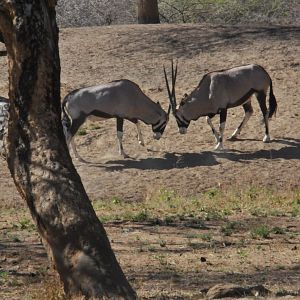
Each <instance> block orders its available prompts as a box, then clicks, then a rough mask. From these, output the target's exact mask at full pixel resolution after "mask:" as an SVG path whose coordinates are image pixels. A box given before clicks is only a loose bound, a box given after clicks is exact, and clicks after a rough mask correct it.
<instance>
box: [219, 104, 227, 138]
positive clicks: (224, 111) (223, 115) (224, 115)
mask: <svg viewBox="0 0 300 300" xmlns="http://www.w3.org/2000/svg"><path fill="white" fill-rule="evenodd" d="M226 118H227V109H226V108H225V109H221V111H220V144H222V143H223V134H224V129H225V123H226Z"/></svg>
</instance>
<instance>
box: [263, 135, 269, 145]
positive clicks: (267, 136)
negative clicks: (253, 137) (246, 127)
mask: <svg viewBox="0 0 300 300" xmlns="http://www.w3.org/2000/svg"><path fill="white" fill-rule="evenodd" d="M270 141H271V139H270V136H269V135H265V137H264V139H263V142H264V143H270Z"/></svg>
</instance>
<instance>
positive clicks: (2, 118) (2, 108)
mask: <svg viewBox="0 0 300 300" xmlns="http://www.w3.org/2000/svg"><path fill="white" fill-rule="evenodd" d="M8 109H9V101H8V99H6V98H3V97H1V96H0V151H2V149H3V147H4V144H3V143H4V141H3V138H4V132H5V127H6V122H7V117H8Z"/></svg>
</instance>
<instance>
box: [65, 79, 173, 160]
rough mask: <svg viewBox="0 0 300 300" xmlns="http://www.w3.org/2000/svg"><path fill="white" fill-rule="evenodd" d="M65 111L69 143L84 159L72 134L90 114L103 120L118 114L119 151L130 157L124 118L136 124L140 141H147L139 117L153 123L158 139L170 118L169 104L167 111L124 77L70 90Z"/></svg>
mask: <svg viewBox="0 0 300 300" xmlns="http://www.w3.org/2000/svg"><path fill="white" fill-rule="evenodd" d="M62 112H63V117H62V124H63V128H64V133H65V137H66V141H67V144H68V146H70V145H71V146H72V149H73V152H74V154H75V156H76V158H78V159H79V160H81V161H84V160H83V159H82V158H81V157H80V155H79V154H78V152H77V150H76V145H75V143H74V139H73V137H74V135H75V134H76V132H77V131H78V129H79V127H80V126H81V125H82V124H83V123H84V122H85V120H86V119H87V117H89V116H95V117H98V118H100V119H104V120H105V119H110V118H116V120H117V139H118V146H119V153H120V155H122V156H123V157H128V156H127V155H126V153H125V152H124V149H123V144H122V138H123V123H124V119H125V120H129V121H131V122H133V123H134V124H136V126H137V131H138V140H139V143H140V144H141V145H144V141H143V136H142V133H141V130H140V126H139V121H142V122H144V123H145V124H148V125H150V124H151V125H152V130H153V133H154V135H153V137H154V139H156V140H159V139H160V138H161V136H162V134H163V132H164V130H165V127H166V125H167V122H168V120H169V113H170V107H169V111H168V113H166V112H165V111H164V110H163V109H162V107H161V106H160V104H159V103H155V102H153V101H152V100H151V99H150V98H149V97H147V96H146V95H145V94H144V93H143V92H142V90H141V89H140V87H139V86H138V85H137V84H136V83H134V82H132V81H130V80H127V79H123V80H116V81H112V82H110V83H107V84H102V85H98V86H91V87H86V88H81V89H78V90H75V91H73V92H71V93H69V94H68V95H67V96H66V97H65V98H64V100H63V102H62Z"/></svg>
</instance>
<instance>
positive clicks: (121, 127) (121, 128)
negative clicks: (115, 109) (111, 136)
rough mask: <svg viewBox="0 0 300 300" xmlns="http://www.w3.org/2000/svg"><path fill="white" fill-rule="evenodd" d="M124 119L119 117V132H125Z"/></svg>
mask: <svg viewBox="0 0 300 300" xmlns="http://www.w3.org/2000/svg"><path fill="white" fill-rule="evenodd" d="M123 124H124V119H122V118H119V117H117V131H119V132H123Z"/></svg>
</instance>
